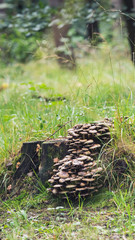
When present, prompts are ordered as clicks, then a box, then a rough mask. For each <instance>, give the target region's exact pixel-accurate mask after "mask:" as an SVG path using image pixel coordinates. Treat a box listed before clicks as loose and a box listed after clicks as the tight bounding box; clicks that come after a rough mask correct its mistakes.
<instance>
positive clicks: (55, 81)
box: [0, 44, 135, 240]
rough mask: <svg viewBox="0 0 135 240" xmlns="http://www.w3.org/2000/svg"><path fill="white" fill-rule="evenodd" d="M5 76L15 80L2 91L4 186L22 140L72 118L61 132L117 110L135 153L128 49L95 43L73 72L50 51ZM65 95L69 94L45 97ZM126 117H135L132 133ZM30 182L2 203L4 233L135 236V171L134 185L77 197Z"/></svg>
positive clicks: (0, 78)
mask: <svg viewBox="0 0 135 240" xmlns="http://www.w3.org/2000/svg"><path fill="white" fill-rule="evenodd" d="M3 83H5V84H7V85H8V88H6V89H4V90H3V91H1V92H0V106H1V109H0V130H1V135H0V164H1V174H3V176H4V180H3V181H4V184H5V189H6V187H7V182H8V178H9V177H10V175H11V172H10V171H7V169H6V168H5V164H6V163H7V162H10V161H12V160H13V159H14V161H15V156H16V154H17V152H18V151H19V149H20V147H21V145H22V143H23V142H24V141H32V140H39V139H41V140H42V139H46V138H47V137H48V136H49V135H51V134H52V133H54V132H55V131H56V130H57V129H58V128H59V127H60V126H61V125H62V124H64V123H65V122H67V121H70V120H72V122H71V123H69V124H67V125H66V126H65V127H63V128H62V129H61V130H60V131H59V132H57V133H56V134H55V135H54V137H58V136H61V135H62V136H66V134H67V129H68V128H70V127H71V126H73V125H75V124H76V123H88V122H91V121H95V120H100V119H102V118H104V117H113V118H115V121H116V123H115V125H116V129H117V135H118V142H119V143H120V140H123V139H124V140H125V143H126V146H128V149H129V146H130V151H133V153H134V148H133V147H132V144H130V143H131V141H133V138H134V112H135V108H134V90H135V69H134V66H133V65H132V63H131V62H130V60H128V55H127V52H126V51H125V50H124V49H123V51H121V49H120V50H119V48H118V47H117V48H116V47H115V48H114V49H111V47H110V46H109V45H107V44H102V45H101V46H100V50H99V49H96V50H94V51H92V50H90V55H87V56H85V57H84V58H83V59H79V60H78V64H77V68H76V69H75V70H74V71H70V70H67V69H62V68H60V67H59V66H58V65H57V63H56V61H55V60H52V59H51V60H50V59H44V58H43V59H41V60H37V61H33V62H29V63H27V64H24V65H23V64H14V65H9V66H4V64H1V73H0V85H2V84H3ZM35 96H40V98H35ZM59 96H61V97H65V100H63V101H52V102H51V101H49V102H46V101H45V100H44V97H46V98H51V97H59ZM120 116H128V117H129V120H131V119H132V121H133V128H132V131H131V132H130V133H131V134H130V135H131V136H130V138H129V136H128V137H127V132H128V131H127V130H126V123H125V122H124V123H123V122H120ZM127 139H128V140H130V141H129V142H128V141H127ZM118 142H116V149H118V150H119V149H120V147H119V146H118V145H117V143H118ZM122 143H123V141H122ZM124 146H125V145H124ZM118 147H119V148H118ZM118 153H119V154H118V158H119V155H121V154H120V152H119V151H118ZM126 157H128V156H126ZM127 160H128V159H127ZM31 181H32V180H30V178H28V179H27V180H26V183H24V184H22V185H23V186H25V187H23V188H22V190H21V192H20V195H19V196H16V197H14V198H13V199H10V196H9V199H8V200H6V201H4V202H2V203H1V204H0V212H1V217H0V229H1V236H2V239H10V240H11V239H54V240H55V239H78V240H80V239H93V240H94V239H114V238H116V239H134V238H135V224H134V217H135V212H134V196H135V195H134V194H135V193H134V187H133V186H134V174H133V173H132V181H131V182H132V191H131V189H129V190H127V191H125V189H124V188H122V186H119V190H118V189H116V190H114V192H112V190H110V191H108V190H105V189H103V192H100V193H98V194H97V195H95V196H94V197H93V198H88V199H87V200H85V201H84V200H82V199H80V198H79V202H77V203H72V202H70V200H69V199H67V201H66V202H61V201H58V200H55V199H50V197H49V196H48V195H47V194H46V192H45V191H44V189H42V191H40V192H36V191H35V193H34V192H32V193H31V190H30V189H31ZM28 183H29V184H28ZM27 185H29V187H28V188H26V186H27ZM38 191H39V189H38Z"/></svg>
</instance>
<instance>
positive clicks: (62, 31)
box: [49, 0, 75, 67]
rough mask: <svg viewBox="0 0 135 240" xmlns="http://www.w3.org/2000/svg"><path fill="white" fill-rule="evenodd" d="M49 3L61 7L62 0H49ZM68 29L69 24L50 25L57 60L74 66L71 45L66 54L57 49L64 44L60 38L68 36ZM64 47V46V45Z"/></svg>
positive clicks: (62, 4)
mask: <svg viewBox="0 0 135 240" xmlns="http://www.w3.org/2000/svg"><path fill="white" fill-rule="evenodd" d="M49 4H50V6H51V7H54V8H56V9H58V8H59V9H61V8H62V7H63V6H64V0H49ZM55 18H57V16H54V19H55ZM69 29H70V24H65V25H64V26H63V27H61V28H59V26H58V25H57V24H54V25H53V27H52V30H53V35H54V42H55V46H56V48H57V49H58V51H57V50H56V54H57V57H58V62H59V63H60V64H64V65H65V66H68V67H74V66H75V56H74V52H73V48H72V47H68V48H69V49H68V50H69V52H70V53H69V54H66V53H65V51H61V50H59V48H60V47H61V46H64V44H65V43H63V42H62V38H68V31H69ZM65 48H66V46H65Z"/></svg>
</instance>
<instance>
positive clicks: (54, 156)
mask: <svg viewBox="0 0 135 240" xmlns="http://www.w3.org/2000/svg"><path fill="white" fill-rule="evenodd" d="M67 150H68V145H67V140H66V139H54V140H49V141H48V142H44V143H43V144H42V151H41V164H40V166H39V177H40V179H41V180H42V182H43V183H45V181H46V180H48V179H49V178H50V176H51V175H52V171H53V165H54V163H57V161H59V160H61V159H63V158H64V157H65V156H66V154H67Z"/></svg>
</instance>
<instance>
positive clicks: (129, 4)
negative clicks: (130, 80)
mask: <svg viewBox="0 0 135 240" xmlns="http://www.w3.org/2000/svg"><path fill="white" fill-rule="evenodd" d="M123 3H124V5H125V6H126V11H125V13H126V14H127V15H130V14H131V13H135V9H134V7H135V0H128V1H127V0H123ZM125 20H126V24H127V31H128V41H129V44H130V49H131V59H132V61H133V62H134V63H135V58H134V52H135V21H134V19H132V17H130V16H125Z"/></svg>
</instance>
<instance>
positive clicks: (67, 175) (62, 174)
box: [58, 171, 69, 178]
mask: <svg viewBox="0 0 135 240" xmlns="http://www.w3.org/2000/svg"><path fill="white" fill-rule="evenodd" d="M58 175H59V177H60V178H68V177H69V174H68V173H67V172H64V171H60V172H59V174H58Z"/></svg>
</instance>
